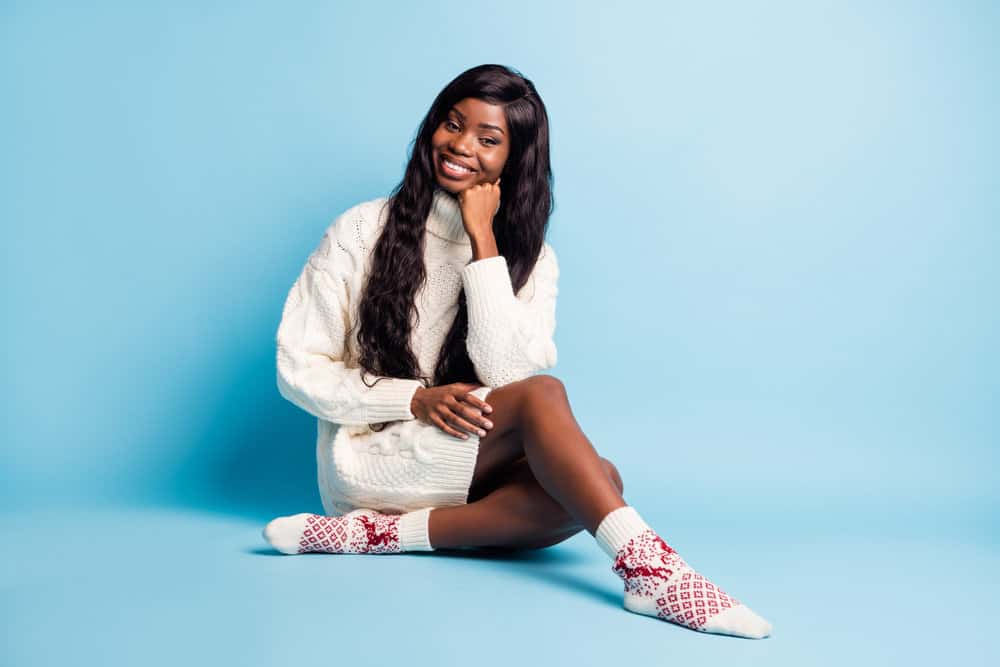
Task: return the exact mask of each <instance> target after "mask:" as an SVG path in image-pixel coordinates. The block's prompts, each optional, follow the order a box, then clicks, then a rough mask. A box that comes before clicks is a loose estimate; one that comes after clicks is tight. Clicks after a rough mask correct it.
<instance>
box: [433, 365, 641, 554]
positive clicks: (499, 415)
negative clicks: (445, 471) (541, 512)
mask: <svg viewBox="0 0 1000 667" xmlns="http://www.w3.org/2000/svg"><path fill="white" fill-rule="evenodd" d="M486 402H487V403H489V404H490V405H491V406H492V407H493V412H492V413H490V414H489V415H488V418H489V419H490V420H491V421H492V422H493V428H492V429H489V430H488V431H487V434H486V435H485V436H483V437H481V438H480V440H479V457H478V459H477V461H476V469H475V473H474V476H473V486H474V487H475V486H476V485H477V484H482V483H485V481H486V480H490V479H495V478H496V476H497V475H500V474H502V473H503V471H504V470H506V469H509V468H510V466H511V465H513V464H514V462H516V461H518V460H520V459H521V458H522V457H523V458H524V459H526V460H527V462H528V465H529V466H530V468H531V472H532V475H533V477H534V479H535V480H536V482H537V484H538V485H539V486H540V487H541V490H543V491H544V492H545V494H547V496H548V497H549V498H550V500H552V501H553V502H554V503H555V505H554V506H551V505H550V506H549V509H550V510H552V511H553V512H554V507H555V506H558V507H561V508H562V509H563V511H564V512H565V514H566V515H568V517H569V518H568V519H565V518H564V519H563V524H562V525H561V526H560V523H559V519H557V518H554V517H555V516H556V515H555V513H553V514H551V515H550V514H546V515H545V520H546V521H549V522H552V521H555V525H554V526H553V525H552V524H551V523H546V524H544V525H548V526H550V527H549V530H550V531H552V532H555V533H556V534H558V533H559V531H560V530H563V531H568V530H570V529H571V527H572V525H574V524H576V525H578V526H579V527H583V528H586V529H587V530H588V531H589V532H590V533H591V534H594V533H595V532H596V531H597V526H598V525H599V524H600V522H601V520H602V519H603V518H604V517H605V516H606V515H607V514H608V512H610V511H612V510H615V509H617V508H619V507H623V506H624V505H625V504H626V503H625V500H624V499H623V498H622V495H621V490H620V486H619V485H618V484H616V482H615V479H616V478H618V479H620V478H619V477H618V474H617V471H614V472H613V473H612V472H611V470H609V468H608V465H609V462H608V461H607V460H606V459H603V458H602V457H600V456H599V455H598V454H597V451H596V450H595V449H594V447H593V445H592V444H591V443H590V441H589V440H588V439H587V437H586V436H585V435H584V434H583V432H582V431H581V430H580V426H579V424H577V422H576V418H575V417H574V416H573V413H572V410H571V409H570V406H569V401H568V399H567V396H566V391H565V388H564V386H563V384H562V382H561V381H560V380H558V379H557V378H555V377H553V376H551V375H536V376H532V377H529V378H526V379H524V380H521V381H519V382H513V383H511V384H509V385H505V386H503V387H500V388H498V389H494V390H493V391H491V392H490V393H489V395H488V396H487V398H486ZM611 468H612V469H613V466H611ZM507 493H508V494H510V493H511V492H507ZM513 495H514V497H515V498H519V497H520V498H523V496H520V495H519V494H513ZM535 497H536V498H537V494H536V496H535ZM500 498H501V499H504V498H505V496H500ZM484 500H486V499H485V498H484ZM479 502H482V501H479ZM493 502H494V503H496V502H497V500H496V499H494V501H493ZM538 503H539V500H538V499H536V500H535V505H536V506H538ZM476 505H477V503H470V504H468V505H464V506H459V507H450V508H440V509H437V510H435V511H433V512H431V515H430V527H429V528H430V540H431V544H433V545H434V546H474V544H473V543H474V542H477V541H478V542H479V544H480V545H486V544H503V542H502V541H501V542H499V543H497V542H496V541H495V540H496V539H497V538H500V539H501V540H503V539H505V536H504V535H503V534H490V533H489V531H490V530H501V531H502V530H508V529H504V528H502V526H503V525H504V523H505V521H508V519H505V516H506V515H505V514H504V512H503V511H497V510H495V509H492V507H495V505H488V506H487V511H486V512H485V516H484V512H483V510H482V508H481V507H476ZM540 506H541V507H545V504H544V501H542V504H541V505H540ZM501 507H502V505H501ZM534 513H537V509H534V510H529V511H528V514H529V517H528V518H527V519H522V521H529V522H530V520H531V519H530V515H532V514H534ZM539 521H541V519H539ZM498 522H499V523H498ZM491 524H492V525H491ZM567 524H568V525H567ZM527 525H530V523H529V524H525V523H522V524H521V528H520V529H518V528H517V527H516V522H515V528H514V529H513V530H514V532H515V533H516V534H518V535H523V533H518V532H517V531H518V530H522V531H523V530H525V526H527ZM539 525H540V524H539ZM536 529H538V527H537V525H536ZM483 531H486V533H485V534H484V532H483ZM574 532H578V530H577V531H574ZM570 534H572V533H570ZM487 537H489V539H488V540H487ZM507 539H510V538H507ZM564 539H565V538H564ZM484 540H485V541H484Z"/></svg>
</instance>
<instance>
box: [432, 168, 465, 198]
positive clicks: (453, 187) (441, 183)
mask: <svg viewBox="0 0 1000 667" xmlns="http://www.w3.org/2000/svg"><path fill="white" fill-rule="evenodd" d="M434 180H435V181H437V184H438V187H440V188H443V189H444V190H447V191H448V192H450V193H451V194H453V195H457V194H458V193H459V192H461V191H462V190H464V189H465V187H464V186H463V185H462V184H459V183H455V181H449V180H448V179H447V178H443V177H442V176H441V175H440V174H437V173H435V174H434Z"/></svg>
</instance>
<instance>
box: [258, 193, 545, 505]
mask: <svg viewBox="0 0 1000 667" xmlns="http://www.w3.org/2000/svg"><path fill="white" fill-rule="evenodd" d="M387 204H388V199H387V198H385V197H380V198H377V199H373V200H370V201H366V202H362V203H360V204H358V205H356V206H353V207H352V208H350V209H348V210H347V211H345V212H344V213H343V214H341V215H340V216H339V217H338V218H337V219H336V220H335V221H334V222H333V223H332V224H331V225H330V226H329V227H328V228H327V230H326V232H325V233H324V234H323V237H322V238H321V239H320V242H319V245H318V246H317V247H316V248H315V250H314V251H313V252H312V253H311V254H310V256H309V258H308V260H307V261H306V263H305V266H304V267H303V269H302V272H301V274H300V275H299V277H298V278H297V279H296V281H295V283H294V284H293V285H292V288H291V290H290V291H289V293H288V297H287V299H286V300H285V304H284V308H283V311H282V315H281V323H280V325H279V327H278V331H277V336H276V342H277V384H278V390H279V391H280V393H281V395H282V396H283V397H284V398H286V399H287V400H289V401H291V402H292V403H294V404H295V405H297V406H298V407H300V408H302V409H303V410H305V411H306V412H308V413H310V414H311V415H313V416H314V417H316V418H317V420H318V422H317V423H318V427H317V443H316V456H317V465H318V480H319V485H320V495H321V498H322V500H323V505H324V510H325V511H326V513H327V514H330V515H339V514H344V513H346V512H349V511H351V510H353V509H356V508H358V507H368V508H372V509H377V510H380V511H384V512H390V513H403V512H407V511H412V510H415V509H420V508H423V507H447V506H450V505H457V504H464V503H465V502H466V499H467V497H468V490H469V484H470V483H471V480H472V470H473V467H474V466H475V460H476V454H477V451H478V446H479V438H478V436H476V435H475V434H470V435H469V438H468V439H462V438H456V437H454V436H451V435H449V434H447V433H445V432H444V431H442V430H441V429H439V428H438V427H437V426H434V425H431V424H425V423H424V422H421V421H418V420H417V419H416V418H415V416H414V415H413V413H412V412H411V410H410V405H411V402H412V399H413V394H414V393H415V392H416V390H417V389H418V388H419V387H421V386H423V384H422V383H421V381H420V380H416V379H409V378H391V377H384V376H373V375H370V374H367V373H366V374H365V375H364V380H362V373H361V369H360V368H359V366H358V363H357V360H358V359H359V358H360V348H359V345H358V341H357V336H356V331H354V332H353V333H352V334H351V335H350V336H348V335H347V332H348V331H352V330H353V329H355V328H356V327H353V326H352V323H355V322H357V317H358V306H359V304H360V299H361V293H362V290H363V288H364V285H365V281H366V280H367V276H368V272H369V270H370V268H371V267H370V264H371V252H372V249H373V248H374V246H375V243H376V241H377V239H378V236H379V234H380V233H381V230H382V228H383V227H384V225H385V223H386V219H387V216H388V212H389V207H388V205H387ZM424 262H425V266H426V268H427V280H426V282H425V283H424V285H422V286H421V288H420V289H419V290H418V291H417V294H416V297H415V299H416V307H417V312H418V314H419V322H418V324H417V326H416V327H415V329H414V331H413V332H412V337H411V347H412V349H413V352H414V354H415V355H416V357H417V361H418V363H419V365H420V369H421V372H422V374H423V375H426V376H431V375H432V374H433V371H434V368H435V366H436V364H437V361H438V356H439V355H440V352H441V346H442V344H443V343H444V339H445V336H446V335H447V333H448V331H449V330H450V328H451V325H452V323H453V321H454V319H455V316H456V314H457V312H458V298H459V292H460V290H462V289H464V290H465V294H466V302H467V307H468V312H469V332H468V336H467V337H466V347H467V350H468V353H469V358H470V359H471V360H472V363H473V365H474V367H475V369H476V373H477V375H478V377H479V379H480V382H481V384H482V386H481V387H480V388H479V389H477V390H476V391H475V392H474V393H475V394H476V396H478V397H480V398H485V396H486V395H487V394H488V393H489V391H490V390H491V389H494V388H496V387H500V386H503V385H505V384H509V383H511V382H515V381H517V380H521V379H523V378H525V377H528V376H529V375H532V374H534V373H537V372H540V371H543V370H546V369H548V368H551V367H552V366H554V365H555V364H556V346H555V341H554V334H555V326H556V313H555V309H556V295H557V292H558V289H557V281H558V276H559V268H558V263H557V260H556V255H555V251H554V250H553V249H552V247H551V246H550V245H549V244H548V243H545V244H544V245H543V247H542V251H541V252H540V253H539V256H538V258H537V262H536V264H535V267H534V269H533V271H532V273H531V275H530V277H529V278H528V281H527V282H526V283H525V285H524V287H523V288H522V289H521V290H520V291H519V292H518V293H517V294H516V295H515V294H514V291H513V286H512V284H511V280H510V273H509V268H508V266H507V260H506V258H505V257H503V256H502V255H501V256H497V257H490V258H486V259H482V260H478V261H472V244H471V241H470V239H469V237H468V234H467V233H466V232H465V227H464V225H463V223H462V212H461V207H460V205H459V202H458V200H457V199H456V198H455V197H454V196H453V195H451V194H450V193H448V192H446V191H445V190H443V189H440V188H437V189H435V192H434V200H433V204H432V207H431V211H430V214H429V215H428V217H427V221H426V233H425V243H424ZM369 385H370V386H369ZM380 422H393V423H392V424H388V425H386V427H385V428H384V429H383V430H382V431H378V432H375V431H372V430H371V429H370V428H369V427H368V424H374V423H380Z"/></svg>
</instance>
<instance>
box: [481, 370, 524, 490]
mask: <svg viewBox="0 0 1000 667" xmlns="http://www.w3.org/2000/svg"><path fill="white" fill-rule="evenodd" d="M531 380H532V379H531V378H526V379H524V380H520V381H518V382H512V383H510V384H505V385H504V386H502V387H498V388H496V389H493V390H491V391H490V392H489V393H488V394H486V397H485V398H484V399H483V400H484V401H486V402H487V403H489V404H490V407H492V408H493V412H491V413H490V414H489V415H487V417H488V418H489V420H490V421H491V422H493V428H491V429H489V430H487V431H486V435H484V436H482V437H481V438H479V453H478V454H477V456H476V467H475V470H474V472H473V474H472V488H473V489H476V490H477V491H481V488H480V487H483V486H484V485H494V486H495V485H496V482H497V481H498V480H499V479H500V476H501V475H502V474H503V473H504V472H505V471H507V470H509V469H510V468H511V466H512V465H513V464H514V463H515V462H516V461H517V460H518V459H520V458H522V457H523V456H524V446H523V443H522V441H521V429H520V421H519V415H520V405H521V401H522V399H523V396H524V393H525V389H526V386H527V384H526V383H529V382H531Z"/></svg>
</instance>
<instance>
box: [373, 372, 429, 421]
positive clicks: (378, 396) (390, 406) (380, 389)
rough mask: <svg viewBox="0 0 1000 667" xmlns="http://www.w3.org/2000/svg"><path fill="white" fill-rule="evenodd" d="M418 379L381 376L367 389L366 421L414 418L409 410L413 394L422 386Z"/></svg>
mask: <svg viewBox="0 0 1000 667" xmlns="http://www.w3.org/2000/svg"><path fill="white" fill-rule="evenodd" d="M423 386H424V385H423V383H422V382H421V381H420V380H412V379H409V378H393V377H382V378H381V379H379V380H378V382H376V383H375V385H374V386H373V387H371V388H370V389H368V395H367V400H366V401H365V402H366V403H367V408H366V410H365V417H366V421H368V422H369V423H371V424H377V423H379V422H390V421H397V420H404V419H416V416H415V415H414V414H413V412H412V411H411V410H410V405H411V404H412V402H413V395H414V394H415V393H417V389H419V388H421V387H423Z"/></svg>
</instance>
